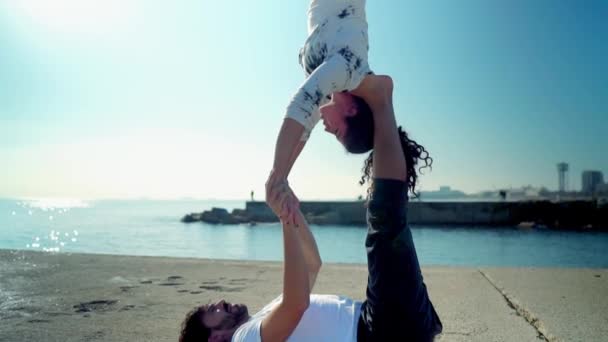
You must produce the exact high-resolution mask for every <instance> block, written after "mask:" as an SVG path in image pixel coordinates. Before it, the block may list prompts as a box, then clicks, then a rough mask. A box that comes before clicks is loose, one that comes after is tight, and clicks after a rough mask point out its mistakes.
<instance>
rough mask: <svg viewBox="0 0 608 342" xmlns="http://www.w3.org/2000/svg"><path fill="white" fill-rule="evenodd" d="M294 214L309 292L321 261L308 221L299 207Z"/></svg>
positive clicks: (315, 279)
mask: <svg viewBox="0 0 608 342" xmlns="http://www.w3.org/2000/svg"><path fill="white" fill-rule="evenodd" d="M296 215H297V219H296V223H297V225H298V227H297V229H296V231H297V232H298V235H299V236H300V241H301V243H302V252H303V254H304V259H305V260H306V266H307V267H308V285H309V286H308V287H309V288H310V292H312V289H313V287H314V286H315V282H316V281H317V275H318V274H319V271H320V270H321V266H322V264H323V262H322V261H321V256H320V255H319V248H318V247H317V242H316V241H315V237H314V235H312V232H311V231H310V227H309V226H308V222H306V218H305V217H304V215H303V214H302V212H301V211H300V209H297V213H296Z"/></svg>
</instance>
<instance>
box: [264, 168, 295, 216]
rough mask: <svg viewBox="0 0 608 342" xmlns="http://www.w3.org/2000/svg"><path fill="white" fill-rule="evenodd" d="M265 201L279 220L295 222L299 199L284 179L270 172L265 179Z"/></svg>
mask: <svg viewBox="0 0 608 342" xmlns="http://www.w3.org/2000/svg"><path fill="white" fill-rule="evenodd" d="M266 203H267V204H268V206H269V207H270V209H272V211H273V212H274V213H275V215H277V216H278V217H279V219H280V220H281V221H285V222H286V223H288V224H296V222H297V215H296V213H297V212H298V209H299V206H300V201H299V200H298V198H297V197H296V195H295V194H294V193H293V191H292V190H291V188H290V187H289V183H288V182H287V180H286V179H283V178H278V177H277V176H276V175H275V173H274V172H271V173H270V176H269V177H268V180H267V181H266Z"/></svg>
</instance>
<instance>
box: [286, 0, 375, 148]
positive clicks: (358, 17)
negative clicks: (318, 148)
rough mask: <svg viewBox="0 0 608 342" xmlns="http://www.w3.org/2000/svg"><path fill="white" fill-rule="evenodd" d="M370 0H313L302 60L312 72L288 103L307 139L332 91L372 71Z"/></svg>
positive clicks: (353, 85)
mask: <svg viewBox="0 0 608 342" xmlns="http://www.w3.org/2000/svg"><path fill="white" fill-rule="evenodd" d="M365 1H366V0H312V1H311V3H310V7H309V10H308V39H306V42H305V43H304V46H303V47H302V49H301V50H300V64H302V67H303V68H304V70H305V71H306V74H307V75H308V77H307V79H306V81H304V83H303V84H302V85H301V86H300V88H299V89H298V91H297V92H296V93H295V95H294V96H293V97H292V99H291V102H290V103H289V105H288V106H287V115H286V117H288V118H292V119H294V120H296V121H298V122H299V123H301V124H302V125H303V126H304V128H305V130H304V135H303V136H302V139H301V140H307V139H308V137H309V136H310V132H311V131H312V129H313V128H314V126H315V125H316V124H317V122H318V121H319V119H320V118H321V115H320V113H319V107H320V106H322V105H323V104H325V103H326V102H327V101H328V99H329V96H330V95H331V93H334V92H339V91H345V90H346V91H350V90H353V89H355V88H357V87H358V86H359V84H360V83H361V81H363V78H364V77H365V76H366V75H367V74H369V73H370V72H371V71H370V68H369V65H368V57H367V52H368V50H369V46H368V35H367V19H366V14H365Z"/></svg>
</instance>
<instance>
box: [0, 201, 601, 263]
mask: <svg viewBox="0 0 608 342" xmlns="http://www.w3.org/2000/svg"><path fill="white" fill-rule="evenodd" d="M213 207H219V208H225V209H228V210H229V211H230V210H232V209H234V208H244V207H245V200H234V201H219V200H96V201H83V200H39V199H0V249H18V250H29V251H40V252H43V253H49V254H52V253H94V254H119V255H145V256H166V257H190V258H210V259H230V260H264V261H280V260H282V257H283V250H282V236H281V234H282V232H281V227H280V226H279V224H278V223H270V224H257V225H254V226H250V225H248V224H243V225H212V224H206V223H200V222H196V223H182V222H181V221H180V219H181V218H182V217H183V216H184V215H185V214H188V213H194V212H202V211H204V210H209V209H211V208H213ZM311 230H312V232H313V234H314V235H315V238H316V240H317V244H318V246H319V251H320V253H321V258H322V259H323V261H324V262H325V263H349V264H365V263H366V262H367V259H366V255H365V246H364V242H365V235H366V227H365V226H363V225H362V226H333V225H327V226H317V225H312V226H311ZM411 230H412V235H413V238H414V242H415V245H416V251H417V253H418V258H419V261H420V264H422V265H425V266H429V265H441V266H465V267H480V266H498V267H503V266H504V267H589V268H606V267H608V233H601V232H575V231H551V230H547V229H540V230H539V229H518V228H517V227H493V228H488V227H478V226H425V225H412V226H411Z"/></svg>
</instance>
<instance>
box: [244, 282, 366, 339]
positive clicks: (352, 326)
mask: <svg viewBox="0 0 608 342" xmlns="http://www.w3.org/2000/svg"><path fill="white" fill-rule="evenodd" d="M282 298H283V296H282V295H280V296H279V297H277V298H276V299H275V300H273V301H272V302H270V304H268V305H266V306H265V307H264V308H263V309H262V310H260V311H259V312H258V313H256V314H255V315H253V316H252V317H251V318H250V319H249V321H247V322H245V323H244V324H243V325H241V326H240V327H239V328H238V329H237V330H236V332H235V333H234V335H233V336H232V342H261V341H262V337H261V335H260V330H261V329H260V328H261V325H262V320H263V319H264V317H266V316H267V315H268V314H269V313H270V312H271V311H272V309H273V308H274V307H275V306H277V305H278V304H279V303H280V302H281V300H282ZM360 314H361V302H358V301H354V300H352V299H350V298H347V297H341V296H336V295H317V294H311V295H310V305H309V306H308V309H306V311H305V312H304V315H303V316H302V319H300V323H298V326H297V327H296V328H295V330H294V331H293V333H292V334H291V335H290V336H289V338H288V339H287V341H288V342H308V341H314V342H356V341H357V324H358V322H359V315H360Z"/></svg>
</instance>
